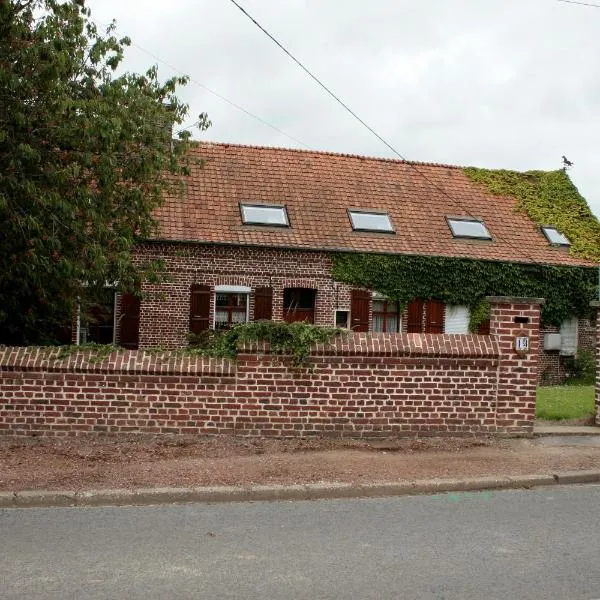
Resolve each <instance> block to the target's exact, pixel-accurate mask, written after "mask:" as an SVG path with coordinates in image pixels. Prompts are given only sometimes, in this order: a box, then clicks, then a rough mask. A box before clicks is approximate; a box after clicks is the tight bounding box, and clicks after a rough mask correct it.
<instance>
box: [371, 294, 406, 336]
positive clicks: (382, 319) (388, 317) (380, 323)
mask: <svg viewBox="0 0 600 600" xmlns="http://www.w3.org/2000/svg"><path fill="white" fill-rule="evenodd" d="M399 315H400V310H399V307H398V303H397V302H392V301H391V300H387V299H381V298H373V331H379V332H386V333H398V330H399V324H400V318H399Z"/></svg>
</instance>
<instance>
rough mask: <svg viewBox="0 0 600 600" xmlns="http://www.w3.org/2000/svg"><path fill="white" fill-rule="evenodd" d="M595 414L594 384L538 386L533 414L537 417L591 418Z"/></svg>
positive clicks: (556, 418)
mask: <svg viewBox="0 0 600 600" xmlns="http://www.w3.org/2000/svg"><path fill="white" fill-rule="evenodd" d="M594 414H595V405H594V386H592V385H588V386H573V385H563V386H553V387H539V388H538V392H537V402H536V407H535V415H536V417H537V418H538V419H550V420H561V419H591V418H593V416H594Z"/></svg>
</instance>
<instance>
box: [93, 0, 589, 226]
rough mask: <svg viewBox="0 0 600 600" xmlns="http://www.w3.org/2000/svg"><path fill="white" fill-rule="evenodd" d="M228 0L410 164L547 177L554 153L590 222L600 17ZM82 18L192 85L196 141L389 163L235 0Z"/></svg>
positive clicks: (513, 3) (142, 7)
mask: <svg viewBox="0 0 600 600" xmlns="http://www.w3.org/2000/svg"><path fill="white" fill-rule="evenodd" d="M589 1H590V2H593V1H595V0H589ZM238 2H239V4H241V5H242V6H244V7H245V8H246V9H247V10H248V12H249V13H250V14H252V16H254V17H255V18H256V19H257V20H258V21H259V22H260V23H261V24H262V25H263V26H264V27H265V28H266V29H268V30H269V31H270V32H271V33H272V34H273V35H275V37H277V38H279V39H280V41H281V42H282V43H283V44H284V45H285V46H287V47H288V49H289V50H290V51H291V52H292V53H293V54H295V55H296V56H297V57H298V58H299V59H300V60H301V61H302V62H303V63H304V64H305V65H306V66H307V67H308V68H309V69H310V70H311V71H313V73H315V75H317V76H318V77H319V78H321V79H322V80H323V81H324V82H325V83H326V85H328V86H329V87H330V88H331V89H332V90H333V91H334V92H335V93H336V94H337V95H338V96H340V97H341V98H342V99H343V100H344V101H345V102H346V103H347V104H348V105H350V107H351V108H352V109H353V110H354V111H355V112H356V113H358V114H359V115H360V116H361V118H362V119H364V120H365V121H366V122H367V123H369V124H370V125H371V126H372V127H373V128H374V129H375V130H376V131H377V132H378V133H379V134H380V135H381V136H383V137H384V138H386V139H387V140H388V141H389V142H390V143H391V145H392V146H394V147H395V148H396V150H398V152H400V154H402V155H403V156H405V157H406V158H408V159H410V160H419V161H428V162H429V161H430V162H442V163H450V164H457V165H475V166H480V167H492V168H507V169H517V170H530V169H544V170H552V169H557V168H560V167H561V166H562V160H561V156H562V155H563V154H565V155H566V156H567V157H568V158H569V159H570V160H571V161H573V163H575V166H574V167H573V168H572V169H571V170H570V176H571V177H572V179H573V181H574V182H575V184H576V185H577V186H578V187H579V190H580V192H581V193H582V194H583V195H584V196H585V197H586V198H587V199H588V201H589V203H590V205H591V207H592V210H593V211H594V212H595V214H596V215H598V216H600V168H599V165H600V119H599V117H600V114H599V111H600V70H599V68H598V60H599V57H600V8H598V9H596V8H592V7H586V6H578V5H575V4H567V3H564V2H558V1H557V0H410V1H409V0H368V1H367V2H365V0H238ZM598 4H600V1H598ZM88 5H89V6H90V7H91V9H92V13H93V15H92V16H93V18H94V19H95V20H96V21H98V22H100V23H106V22H109V21H110V20H111V19H113V18H114V19H116V20H117V26H118V32H119V33H122V34H127V35H129V36H130V37H131V38H132V41H133V43H134V44H136V45H137V46H139V47H136V46H133V47H131V48H130V49H129V50H128V53H127V58H126V61H125V66H126V67H127V69H128V70H135V71H139V70H144V69H145V68H147V67H148V66H150V65H152V64H158V66H159V73H160V74H161V77H162V78H167V77H169V76H171V75H173V74H174V73H175V72H174V71H173V69H172V68H170V67H168V66H166V65H165V64H164V62H166V63H169V64H170V65H172V66H173V67H175V68H176V69H177V70H178V71H183V72H184V73H186V74H188V75H189V76H190V77H191V78H192V79H193V81H192V82H190V84H189V85H188V86H187V88H185V89H184V90H183V91H182V93H181V94H180V96H181V97H182V98H183V99H185V100H186V101H187V102H188V103H189V105H190V123H191V122H192V121H193V120H194V117H195V116H196V115H198V113H200V112H208V114H209V118H210V119H211V120H212V122H213V126H212V127H211V128H210V129H209V130H208V131H207V132H205V133H203V134H197V133H196V134H195V135H194V137H196V138H198V139H205V140H211V141H218V142H231V143H243V144H256V145H272V146H286V147H303V146H302V145H301V144H300V143H302V144H304V145H305V146H307V147H310V148H312V149H316V150H331V151H336V152H348V153H353V154H364V155H370V156H393V154H392V153H391V151H390V150H388V149H387V148H386V147H385V146H384V145H383V144H382V143H381V142H380V141H379V140H377V138H375V137H374V136H373V135H372V134H371V133H369V132H368V131H367V130H366V129H365V128H364V127H363V126H362V125H360V123H358V122H357V121H355V120H354V119H353V118H352V117H351V116H350V115H349V114H348V113H346V112H345V111H344V110H343V108H342V107H341V106H339V105H338V104H336V103H335V101H334V100H333V99H331V98H330V97H329V96H327V94H326V93H325V92H324V91H323V90H322V89H321V88H319V87H318V85H317V84H316V83H315V82H314V81H312V80H311V79H310V78H309V77H308V76H307V75H306V74H305V73H304V72H302V71H301V70H300V69H299V68H298V67H297V66H296V65H295V64H294V63H293V62H292V61H291V60H290V59H289V58H288V57H287V56H285V55H284V54H283V52H282V51H281V50H279V49H278V48H277V47H276V46H275V44H273V42H271V41H270V40H269V39H268V38H267V37H266V36H265V35H264V34H263V33H262V32H261V31H260V30H259V29H258V28H257V27H256V26H254V25H253V24H252V23H251V22H250V21H249V20H248V19H247V18H246V17H245V16H244V15H243V14H242V13H241V12H240V11H239V10H238V9H237V8H236V7H235V6H234V5H233V4H232V3H231V1H230V0H171V1H170V2H169V1H165V0H161V1H159V0H144V1H143V2H142V1H141V0H127V1H124V0H88ZM140 48H142V49H143V50H144V51H146V52H144V51H142V50H141V49H140ZM148 52H150V53H152V54H154V55H155V56H156V57H158V58H159V59H160V60H161V61H164V62H159V61H158V60H157V58H154V57H152V56H150V55H149V54H148ZM202 86H206V87H208V88H210V89H211V90H213V91H214V92H217V93H218V94H220V95H222V96H225V97H226V98H227V99H229V100H230V101H232V102H234V103H236V104H238V105H240V106H242V107H243V108H245V109H246V110H247V111H249V112H252V113H253V114H255V115H257V116H259V117H261V118H262V119H264V120H265V121H268V122H269V123H270V124H272V125H273V126H275V127H276V128H278V129H280V130H282V131H283V132H285V133H286V134H288V135H289V136H291V138H294V139H291V138H290V137H287V136H286V135H284V134H282V133H279V132H278V131H276V130H275V129H273V128H271V127H269V126H266V125H264V124H263V123H261V122H259V121H258V120H255V119H253V118H251V117H249V116H248V115H246V114H244V113H243V112H241V111H240V110H238V109H236V108H234V107H233V106H231V105H230V104H228V103H227V102H225V101H223V100H221V99H219V98H217V97H216V96H214V95H213V94H211V93H210V92H209V91H207V90H206V89H205V88H203V87H202ZM296 140H297V141H296Z"/></svg>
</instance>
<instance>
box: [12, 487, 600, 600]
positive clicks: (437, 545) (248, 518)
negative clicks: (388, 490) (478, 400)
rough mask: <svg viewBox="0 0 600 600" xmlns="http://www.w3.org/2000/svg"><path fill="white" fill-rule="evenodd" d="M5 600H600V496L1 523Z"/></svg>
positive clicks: (158, 511)
mask: <svg viewBox="0 0 600 600" xmlns="http://www.w3.org/2000/svg"><path fill="white" fill-rule="evenodd" d="M0 543H1V548H2V553H1V555H0V598H1V599H2V600H9V599H19V600H21V599H22V600H25V599H27V600H35V599H44V600H48V599H57V600H58V599H60V600H67V599H77V600H85V599H99V600H100V599H102V600H106V599H113V598H114V599H118V598H124V599H126V600H138V599H139V600H152V599H184V598H185V599H203V598H210V599H211V600H213V599H220V598H225V599H227V598H235V599H244V600H250V599H261V600H263V599H285V600H290V599H294V598H307V599H310V600H313V599H326V598H340V599H347V598H357V599H359V600H363V599H371V598H372V599H378V600H381V599H387V598H390V599H399V598H400V599H404V598H407V599H421V598H423V599H437V600H442V599H443V600H451V599H460V600H468V599H474V598H481V599H486V600H493V599H504V598H506V599H511V600H514V599H520V600H525V599H529V598H536V599H544V600H549V599H554V598H556V599H561V600H563V599H569V600H578V599H582V600H591V599H595V598H600V486H572V487H552V488H543V489H539V490H534V491H497V492H481V493H460V494H458V493H457V494H444V495H439V496H422V497H412V498H407V497H404V498H388V499H366V500H364V499H363V500H334V501H319V502H271V503H259V502H257V503H249V504H218V505H200V504H191V505H180V506H156V507H124V508H123V507H122V508H73V509H71V508H53V509H5V510H2V511H0Z"/></svg>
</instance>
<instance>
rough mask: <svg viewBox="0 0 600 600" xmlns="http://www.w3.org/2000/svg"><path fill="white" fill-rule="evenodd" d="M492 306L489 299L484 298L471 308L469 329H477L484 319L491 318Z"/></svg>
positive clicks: (473, 330) (471, 330)
mask: <svg viewBox="0 0 600 600" xmlns="http://www.w3.org/2000/svg"><path fill="white" fill-rule="evenodd" d="M491 309H492V306H491V304H490V303H489V302H487V300H482V301H481V302H479V303H478V304H477V305H475V306H474V307H473V309H472V310H471V317H470V319H469V331H470V332H475V331H477V327H479V325H480V324H481V323H483V321H487V320H488V319H489V318H490V314H491Z"/></svg>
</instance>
